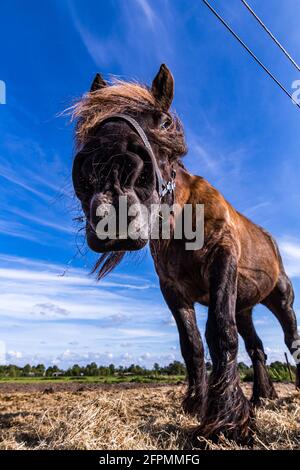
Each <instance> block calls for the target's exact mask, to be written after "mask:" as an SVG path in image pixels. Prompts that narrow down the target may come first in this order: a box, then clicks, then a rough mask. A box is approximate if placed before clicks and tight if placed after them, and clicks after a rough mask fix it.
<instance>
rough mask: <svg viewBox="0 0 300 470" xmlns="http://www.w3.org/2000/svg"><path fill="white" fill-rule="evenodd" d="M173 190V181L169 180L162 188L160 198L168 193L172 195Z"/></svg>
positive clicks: (174, 186) (174, 185) (174, 184)
mask: <svg viewBox="0 0 300 470" xmlns="http://www.w3.org/2000/svg"><path fill="white" fill-rule="evenodd" d="M175 188H176V183H175V181H174V180H173V179H172V180H169V181H168V182H167V183H166V184H165V185H164V186H163V188H162V192H161V197H164V196H165V195H166V194H168V193H172V192H173V191H175Z"/></svg>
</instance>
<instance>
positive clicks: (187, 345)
mask: <svg viewBox="0 0 300 470" xmlns="http://www.w3.org/2000/svg"><path fill="white" fill-rule="evenodd" d="M161 291H162V293H163V296H164V298H165V300H166V302H167V304H168V307H169V309H170V310H171V312H172V314H173V317H174V319H175V321H176V324H177V328H178V332H179V339H180V347H181V353H182V356H183V359H184V361H185V364H186V368H187V374H188V390H187V393H186V396H185V398H184V400H183V403H182V405H183V408H184V410H185V411H186V412H188V413H192V414H197V415H198V416H201V415H202V411H203V407H204V400H205V397H206V389H207V387H206V368H205V362H204V349H203V344H202V340H201V336H200V333H199V330H198V327H197V323H196V315H195V310H194V306H193V304H192V303H191V302H189V301H187V300H185V299H184V298H183V296H182V294H181V293H179V292H178V291H177V289H176V288H174V287H173V286H170V285H168V284H167V283H161Z"/></svg>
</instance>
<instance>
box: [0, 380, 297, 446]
mask: <svg viewBox="0 0 300 470" xmlns="http://www.w3.org/2000/svg"><path fill="white" fill-rule="evenodd" d="M277 390H278V391H279V392H280V395H281V398H279V399H277V400H275V401H273V402H266V403H265V405H264V407H263V408H262V409H260V410H259V411H258V412H257V429H256V434H255V444H254V449H300V394H299V393H296V392H295V391H294V390H293V388H292V386H290V387H289V386H287V385H286V386H283V385H281V386H277ZM50 391H51V390H50ZM183 391H184V390H183V387H182V386H178V385H177V386H159V387H144V388H131V389H122V388H120V387H119V388H115V387H111V388H108V389H107V388H106V389H101V388H99V389H98V390H85V391H72V392H70V391H69V392H68V391H64V392H54V393H45V392H44V393H42V392H33V393H7V392H4V393H2V394H0V449H103V450H108V449H109V450H113V449H118V450H125V449H137V450H138V449H142V450H151V449H154V450H167V449H170V450H175V449H191V448H192V446H191V443H190V440H189V436H190V431H191V430H192V429H193V428H194V427H195V426H196V424H197V421H196V419H192V418H190V417H189V416H187V415H185V414H184V413H182V410H181V408H180V401H181V399H182V395H183ZM246 392H247V393H249V387H247V390H246ZM210 448H213V449H239V447H238V446H236V445H235V444H233V443H230V442H227V441H226V440H225V439H223V440H222V442H221V443H220V444H219V445H214V444H212V443H210Z"/></svg>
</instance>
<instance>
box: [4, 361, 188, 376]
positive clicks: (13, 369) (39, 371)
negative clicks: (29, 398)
mask: <svg viewBox="0 0 300 470" xmlns="http://www.w3.org/2000/svg"><path fill="white" fill-rule="evenodd" d="M153 374H160V375H185V374H186V368H185V365H184V364H183V363H182V362H180V361H173V362H171V363H170V364H169V365H167V366H160V365H159V364H157V363H155V364H154V365H153V367H152V368H149V369H148V368H146V367H142V366H140V365H138V364H131V365H130V366H128V367H125V366H115V365H114V364H110V365H109V366H102V365H97V364H96V363H95V362H91V363H90V364H87V365H86V366H81V365H79V364H74V365H73V366H72V367H69V368H68V369H62V368H59V367H58V366H56V365H53V366H50V367H46V366H45V365H44V364H38V365H36V366H34V365H30V364H26V365H25V366H24V367H19V366H16V365H13V364H9V365H0V377H55V376H60V377H80V376H87V377H96V376H102V377H106V376H113V375H121V376H122V375H153Z"/></svg>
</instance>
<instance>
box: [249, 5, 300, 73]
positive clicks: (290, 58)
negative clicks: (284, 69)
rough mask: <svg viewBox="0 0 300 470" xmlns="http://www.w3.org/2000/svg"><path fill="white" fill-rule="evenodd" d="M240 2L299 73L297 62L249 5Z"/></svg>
mask: <svg viewBox="0 0 300 470" xmlns="http://www.w3.org/2000/svg"><path fill="white" fill-rule="evenodd" d="M241 2H242V3H243V4H244V5H245V7H246V8H247V9H248V10H249V11H250V13H251V14H252V15H253V16H254V18H255V19H256V20H257V21H258V22H259V24H260V25H261V26H262V27H263V28H264V30H265V31H266V32H267V33H268V35H269V36H270V37H271V38H272V39H273V41H274V42H275V44H277V46H278V47H279V48H280V49H281V50H282V52H283V53H284V54H285V55H286V57H287V58H288V59H289V61H290V62H291V63H292V64H293V65H294V67H296V69H297V70H298V72H300V67H299V65H298V64H297V62H296V61H295V60H294V59H293V57H292V56H291V55H290V54H289V53H288V51H287V50H286V49H285V48H284V47H283V45H282V44H281V43H280V42H279V41H278V39H277V38H276V37H275V36H274V34H273V33H272V32H271V31H270V30H269V28H268V27H267V26H266V25H265V24H264V22H263V21H262V20H261V19H260V18H259V16H258V15H257V14H256V13H255V11H254V10H253V9H252V8H251V7H250V5H249V4H248V3H247V2H246V1H245V0H241Z"/></svg>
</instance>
